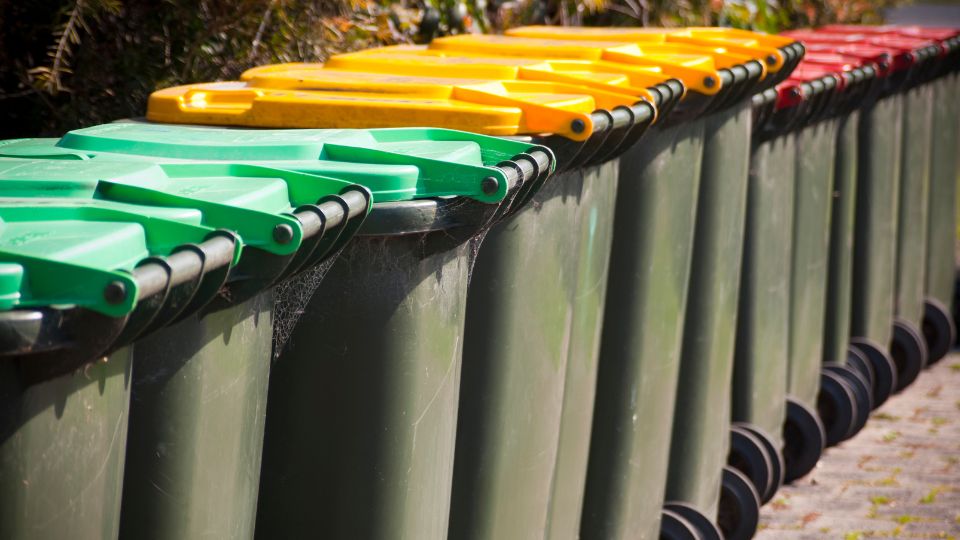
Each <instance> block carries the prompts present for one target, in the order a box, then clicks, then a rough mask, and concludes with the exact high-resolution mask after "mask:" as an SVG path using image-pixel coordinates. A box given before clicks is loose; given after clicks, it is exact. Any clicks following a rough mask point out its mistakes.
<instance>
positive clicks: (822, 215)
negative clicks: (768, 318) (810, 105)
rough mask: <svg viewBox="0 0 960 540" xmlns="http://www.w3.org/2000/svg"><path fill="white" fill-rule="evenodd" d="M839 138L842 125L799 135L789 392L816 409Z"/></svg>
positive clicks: (825, 124) (828, 123) (821, 125)
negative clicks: (837, 136) (837, 138)
mask: <svg viewBox="0 0 960 540" xmlns="http://www.w3.org/2000/svg"><path fill="white" fill-rule="evenodd" d="M836 134H837V123H836V120H832V119H827V120H821V121H819V122H816V123H814V124H811V125H808V126H806V127H804V128H803V129H801V130H800V131H798V132H797V135H796V141H797V145H796V150H797V153H796V160H797V161H796V183H795V188H796V189H795V192H794V212H793V216H794V218H793V219H794V220H793V242H792V244H793V246H792V256H791V270H790V339H789V347H788V349H789V370H788V377H787V392H788V394H789V395H790V396H792V397H793V398H795V399H797V400H799V401H800V402H802V403H804V404H805V405H807V406H808V407H811V408H813V409H816V404H817V394H818V393H819V390H820V370H821V368H822V365H823V358H822V355H823V342H824V341H823V340H824V338H823V336H824V321H825V316H826V303H827V269H828V263H827V260H828V257H829V252H830V212H831V206H832V202H833V184H834V167H835V155H836Z"/></svg>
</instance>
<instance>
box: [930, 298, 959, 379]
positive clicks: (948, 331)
mask: <svg viewBox="0 0 960 540" xmlns="http://www.w3.org/2000/svg"><path fill="white" fill-rule="evenodd" d="M921 330H922V331H923V339H924V340H925V341H926V342H927V365H928V366H930V365H933V364H935V363H937V362H939V361H940V360H942V359H943V357H944V356H946V355H947V353H948V352H950V347H952V346H953V342H954V340H956V338H957V327H956V326H954V324H953V317H951V316H950V311H949V310H948V309H947V308H946V306H944V305H943V304H941V303H940V301H939V300H937V299H935V298H927V299H926V300H925V301H924V302H923V324H922V326H921Z"/></svg>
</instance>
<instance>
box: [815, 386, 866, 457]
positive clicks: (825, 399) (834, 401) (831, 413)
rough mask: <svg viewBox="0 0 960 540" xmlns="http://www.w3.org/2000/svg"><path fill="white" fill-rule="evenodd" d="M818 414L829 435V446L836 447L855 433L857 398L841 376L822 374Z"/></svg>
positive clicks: (818, 397)
mask: <svg viewBox="0 0 960 540" xmlns="http://www.w3.org/2000/svg"><path fill="white" fill-rule="evenodd" d="M817 414H819V415H820V421H821V422H823V427H824V429H825V430H826V433H827V446H836V445H838V444H840V443H841V442H842V441H845V440H847V437H848V436H849V435H850V434H851V433H852V432H853V428H854V423H855V422H856V420H857V398H856V397H855V396H854V395H853V388H850V385H849V384H847V382H846V381H844V380H843V379H842V378H841V377H840V376H839V375H836V374H835V373H831V372H829V371H821V372H820V393H819V394H817Z"/></svg>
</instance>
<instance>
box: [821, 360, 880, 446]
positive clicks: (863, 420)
mask: <svg viewBox="0 0 960 540" xmlns="http://www.w3.org/2000/svg"><path fill="white" fill-rule="evenodd" d="M823 369H824V371H829V372H830V373H833V374H834V375H837V376H838V377H840V378H841V379H843V382H845V383H847V386H849V387H850V389H851V390H853V397H854V399H855V402H854V403H855V404H856V406H857V414H856V417H855V418H854V421H853V426H852V429H851V431H850V433H847V437H846V438H845V439H843V440H847V439H849V438H851V437H853V436H854V435H856V434H857V433H860V430H861V429H863V427H864V426H866V425H867V420H869V419H870V411H872V410H873V407H872V405H871V403H872V401H871V398H870V383H868V382H867V379H866V377H864V376H863V374H862V373H860V372H859V371H857V370H855V369H853V368H852V367H850V366H846V365H843V364H826V365H824V366H823Z"/></svg>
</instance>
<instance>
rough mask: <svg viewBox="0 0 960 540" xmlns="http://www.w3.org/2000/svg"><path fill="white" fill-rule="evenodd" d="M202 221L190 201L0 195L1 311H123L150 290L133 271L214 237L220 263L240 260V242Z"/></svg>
mask: <svg viewBox="0 0 960 540" xmlns="http://www.w3.org/2000/svg"><path fill="white" fill-rule="evenodd" d="M0 186H3V183H2V181H0ZM202 221H203V216H202V213H201V212H200V211H199V210H196V209H192V208H164V207H152V206H142V205H134V204H126V203H117V202H113V201H107V200H97V199H79V198H67V197H44V198H17V197H0V311H6V310H10V309H17V308H39V307H54V308H63V307H83V308H87V309H90V310H93V311H97V312H99V313H102V314H104V315H108V316H112V317H121V316H124V315H127V314H129V313H130V312H131V311H132V310H133V309H134V308H135V306H136V303H137V301H138V300H139V299H141V298H142V297H144V296H145V295H149V294H151V293H152V291H149V290H142V288H143V287H141V283H140V282H139V281H138V280H137V279H136V276H135V269H137V268H138V267H141V266H142V265H143V264H145V263H146V262H148V260H149V259H150V258H158V257H169V256H171V255H173V254H174V253H176V252H177V251H178V250H179V249H181V248H182V247H183V246H184V245H187V244H193V245H202V244H203V243H204V242H208V241H211V240H212V241H214V242H220V243H221V245H222V247H223V248H224V249H225V250H226V251H224V252H223V253H222V260H220V261H219V264H220V266H223V265H226V266H230V267H232V266H234V265H235V264H236V263H237V262H238V261H239V259H240V255H241V249H242V248H241V244H240V243H239V242H236V241H234V240H233V239H229V238H225V237H223V236H219V237H218V235H217V231H216V230H215V229H212V228H210V227H207V226H204V225H203V224H202ZM224 240H226V241H227V242H228V243H224ZM208 262H209V264H210V265H211V266H212V265H213V264H214V263H213V261H208ZM210 269H212V268H208V270H210ZM147 288H149V286H148V287H147Z"/></svg>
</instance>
